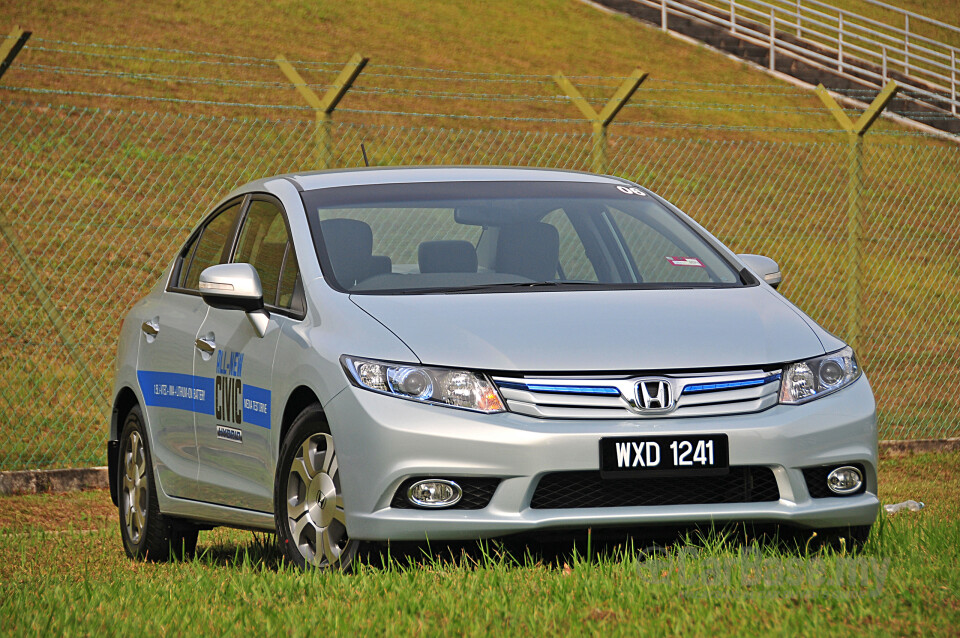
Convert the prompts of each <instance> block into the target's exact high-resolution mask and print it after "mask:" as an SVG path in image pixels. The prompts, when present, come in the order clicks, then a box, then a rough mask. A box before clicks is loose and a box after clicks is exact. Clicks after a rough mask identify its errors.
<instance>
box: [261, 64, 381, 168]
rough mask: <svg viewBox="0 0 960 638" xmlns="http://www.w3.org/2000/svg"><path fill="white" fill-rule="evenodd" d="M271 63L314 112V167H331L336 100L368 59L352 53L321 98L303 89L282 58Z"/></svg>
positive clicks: (294, 71) (358, 73) (304, 87)
mask: <svg viewBox="0 0 960 638" xmlns="http://www.w3.org/2000/svg"><path fill="white" fill-rule="evenodd" d="M274 61H275V62H276V63H277V66H279V67H280V70H281V71H283V74H284V75H285V76H287V79H288V80H290V82H291V83H292V84H293V86H294V88H296V89H297V91H298V92H299V93H300V95H301V96H302V97H303V99H304V100H305V101H306V102H307V104H309V105H310V106H311V107H312V108H313V110H314V112H315V113H316V118H317V127H316V161H317V166H319V167H320V168H333V167H334V153H333V131H332V127H333V126H332V125H333V117H332V115H333V111H334V110H335V109H336V108H337V105H338V104H340V100H342V99H343V96H344V95H346V94H347V91H349V90H350V87H351V86H353V83H354V81H355V80H356V79H357V76H358V75H360V72H361V71H363V67H365V66H366V65H367V62H369V61H370V58H365V57H363V56H361V55H360V54H359V53H354V54H353V57H352V58H350V61H349V62H347V64H346V66H344V67H343V70H342V71H340V75H338V76H337V79H336V80H334V81H333V86H331V87H330V88H329V89H328V90H327V92H326V93H325V94H324V96H323V98H322V99H321V98H320V97H319V96H317V94H316V93H314V92H313V90H312V89H311V88H310V87H309V86H307V83H306V81H305V80H304V79H303V78H302V77H301V76H300V74H299V73H297V70H296V69H294V68H293V66H292V65H291V64H290V63H289V62H287V59H286V58H285V57H283V56H282V55H278V56H277V57H276V58H275V60H274Z"/></svg>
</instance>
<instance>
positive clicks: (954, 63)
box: [950, 49, 957, 115]
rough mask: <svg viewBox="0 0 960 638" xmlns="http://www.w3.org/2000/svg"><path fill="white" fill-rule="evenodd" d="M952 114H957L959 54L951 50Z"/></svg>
mask: <svg viewBox="0 0 960 638" xmlns="http://www.w3.org/2000/svg"><path fill="white" fill-rule="evenodd" d="M950 99H951V100H952V103H951V104H950V112H951V113H953V114H954V115H956V114H957V52H956V51H955V50H953V49H951V50H950Z"/></svg>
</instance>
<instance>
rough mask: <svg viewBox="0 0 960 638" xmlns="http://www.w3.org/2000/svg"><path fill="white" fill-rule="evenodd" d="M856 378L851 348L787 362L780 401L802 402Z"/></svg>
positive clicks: (829, 391) (849, 382)
mask: <svg viewBox="0 0 960 638" xmlns="http://www.w3.org/2000/svg"><path fill="white" fill-rule="evenodd" d="M859 378H860V366H859V365H857V357H856V356H855V355H854V354H853V348H851V347H850V346H847V347H846V348H844V349H843V350H837V351H836V352H834V353H831V354H828V355H824V356H822V357H817V358H816V359H808V360H806V361H798V362H797V363H791V364H790V365H788V366H787V367H786V368H784V369H783V380H782V381H781V382H780V402H781V403H806V402H807V401H812V400H813V399H819V398H820V397H822V396H826V395H828V394H830V393H831V392H836V391H837V390H839V389H840V388H842V387H844V386H847V385H850V384H851V383H853V382H854V381H856V380H857V379H859Z"/></svg>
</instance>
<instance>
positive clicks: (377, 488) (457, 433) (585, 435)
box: [325, 377, 880, 540]
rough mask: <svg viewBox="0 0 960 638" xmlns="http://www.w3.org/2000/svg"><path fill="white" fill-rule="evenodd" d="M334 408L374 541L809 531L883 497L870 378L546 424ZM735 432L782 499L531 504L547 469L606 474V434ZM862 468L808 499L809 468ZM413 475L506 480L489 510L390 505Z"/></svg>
mask: <svg viewBox="0 0 960 638" xmlns="http://www.w3.org/2000/svg"><path fill="white" fill-rule="evenodd" d="M325 410H326V413H327V418H328V420H329V422H330V427H331V430H332V434H333V436H334V440H335V441H336V444H337V455H338V458H339V461H340V473H341V489H342V492H343V498H344V504H345V506H346V521H347V529H348V531H349V533H350V536H351V537H353V538H357V539H365V540H387V539H391V540H424V539H427V538H429V539H431V540H454V539H469V538H482V537H491V536H502V535H507V534H514V533H521V532H531V531H535V530H540V529H565V528H568V529H576V528H585V527H594V528H598V527H604V526H611V527H613V526H618V527H631V526H633V527H640V526H657V525H661V526H666V525H670V526H674V525H687V524H695V523H710V522H717V523H720V522H726V521H750V522H757V523H781V524H787V525H793V526H800V527H811V528H812V527H835V526H845V525H869V524H871V523H872V522H873V521H874V520H875V519H876V516H877V512H878V510H879V507H880V503H879V500H878V499H877V496H876V494H877V471H876V468H877V429H876V409H875V404H874V399H873V394H872V392H871V390H870V385H869V383H868V382H867V379H866V377H861V378H860V379H859V380H858V381H856V382H855V383H854V384H852V385H851V386H850V387H849V388H846V389H844V390H842V391H841V392H837V393H836V394H833V395H830V396H827V397H824V398H822V399H818V400H816V401H812V402H810V403H807V404H805V405H800V406H788V405H777V406H774V407H773V408H770V409H768V410H765V411H763V412H758V413H753V414H739V415H729V416H722V417H709V418H707V417H700V418H665V419H657V420H643V421H639V420H622V421H589V420H542V419H536V418H532V417H526V416H522V415H518V414H513V413H503V414H493V415H484V414H477V413H472V412H467V411H463V410H455V409H450V408H445V407H437V406H430V405H423V404H419V403H415V402H412V401H405V400H402V399H397V398H394V397H389V396H383V395H379V394H375V393H372V392H368V391H365V390H362V389H359V388H355V387H353V386H350V387H348V388H347V389H345V390H344V391H343V392H341V393H340V394H338V395H337V396H336V397H335V398H334V399H333V400H331V401H330V402H329V403H328V404H327V405H326V406H325ZM690 433H726V434H727V436H728V439H729V444H730V465H731V466H740V465H750V466H765V467H768V468H770V469H771V470H772V471H773V473H774V476H775V478H776V482H777V487H778V488H779V492H780V499H779V500H778V501H769V502H758V503H725V504H712V505H656V506H640V507H601V508H596V507H591V508H572V509H532V508H531V507H530V502H531V499H532V497H533V494H534V491H535V489H536V487H537V484H538V482H539V480H540V478H541V477H542V476H543V475H545V474H548V473H553V472H564V471H583V470H598V469H599V454H598V441H599V439H600V438H601V437H604V436H625V435H643V434H651V435H655V434H656V435H659V434H690ZM833 463H837V464H844V463H860V464H862V465H863V466H864V468H865V470H866V492H865V493H863V494H859V495H856V496H846V497H829V498H817V499H814V498H811V497H810V495H809V492H808V490H807V486H806V483H805V481H804V477H803V473H802V468H805V467H811V466H818V465H827V464H833ZM414 476H432V477H438V478H443V477H445V476H457V477H462V476H475V477H496V478H499V479H501V482H500V484H499V486H498V487H497V490H496V492H495V493H494V495H493V497H492V499H491V500H490V502H489V504H488V505H487V507H485V508H484V509H480V510H452V509H448V510H419V509H397V508H392V507H391V506H390V502H391V500H392V499H393V496H394V493H395V492H396V490H397V488H398V487H399V485H400V484H401V483H402V482H403V481H404V480H405V479H407V478H410V477H414Z"/></svg>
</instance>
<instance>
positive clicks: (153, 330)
mask: <svg viewBox="0 0 960 638" xmlns="http://www.w3.org/2000/svg"><path fill="white" fill-rule="evenodd" d="M140 330H142V331H143V334H145V335H147V336H148V337H156V336H157V335H158V334H160V322H158V321H157V318H156V317H154V318H153V319H147V320H146V321H144V322H143V323H142V324H140Z"/></svg>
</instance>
